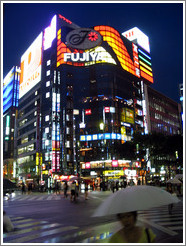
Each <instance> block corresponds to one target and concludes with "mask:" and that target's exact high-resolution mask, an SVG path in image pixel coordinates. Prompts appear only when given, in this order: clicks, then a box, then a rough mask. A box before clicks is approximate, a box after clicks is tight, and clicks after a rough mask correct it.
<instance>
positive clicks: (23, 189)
mask: <svg viewBox="0 0 186 246" xmlns="http://www.w3.org/2000/svg"><path fill="white" fill-rule="evenodd" d="M21 191H22V195H23V194H25V193H26V187H25V183H24V182H23V183H22V187H21Z"/></svg>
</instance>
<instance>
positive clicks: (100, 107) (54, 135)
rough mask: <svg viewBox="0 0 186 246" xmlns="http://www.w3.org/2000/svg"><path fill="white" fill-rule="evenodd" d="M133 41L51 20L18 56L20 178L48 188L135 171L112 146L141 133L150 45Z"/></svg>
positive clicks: (115, 33) (100, 28)
mask: <svg viewBox="0 0 186 246" xmlns="http://www.w3.org/2000/svg"><path fill="white" fill-rule="evenodd" d="M138 30H139V29H138ZM134 33H135V32H134ZM141 33H142V32H141V31H140V35H141ZM135 35H136V38H135V40H138V42H136V41H135V42H132V41H130V40H128V38H126V35H125V34H120V33H119V32H118V31H117V30H116V29H114V28H113V27H110V26H104V25H100V26H95V27H93V28H80V27H79V26H77V25H76V24H74V23H72V22H71V21H70V20H68V19H66V18H65V17H64V16H62V15H55V16H54V17H53V18H52V20H51V23H50V24H49V26H48V27H46V28H45V29H44V30H42V32H41V33H40V34H39V35H38V36H37V37H36V39H35V40H34V42H33V43H32V44H31V45H30V47H29V48H28V49H27V50H26V52H25V53H24V54H23V56H22V57H21V78H20V92H19V99H20V101H19V113H18V124H17V148H16V149H17V158H16V160H17V167H18V170H19V172H18V176H19V178H20V179H23V180H24V179H25V180H26V179H28V178H29V179H30V178H32V179H36V180H38V181H39V180H45V182H46V183H48V186H49V185H50V183H51V182H53V180H54V179H56V178H59V176H60V175H70V174H80V173H81V174H83V175H90V173H91V172H92V171H93V172H94V173H96V175H97V176H99V175H104V176H106V175H108V173H105V172H104V173H103V171H108V172H110V173H112V174H111V176H113V175H115V174H116V173H117V174H118V175H120V173H122V174H123V170H124V169H125V168H127V167H129V166H131V165H133V163H131V160H127V158H126V157H125V156H124V155H122V153H119V152H118V151H117V150H114V151H113V149H114V148H113V146H114V145H115V144H123V143H125V142H126V141H130V140H131V139H132V136H133V133H134V132H135V131H140V132H142V133H143V132H144V129H145V125H144V114H143V100H144V92H143V87H144V84H148V85H150V84H152V83H153V74H152V68H151V57H150V53H149V52H150V48H149V43H148V42H147V44H146V43H145V45H143V42H142V43H140V41H139V38H138V37H139V36H140V35H139V31H137V33H135ZM129 36H130V35H129ZM145 36H146V35H145ZM134 165H136V164H134ZM109 175H110V174H109Z"/></svg>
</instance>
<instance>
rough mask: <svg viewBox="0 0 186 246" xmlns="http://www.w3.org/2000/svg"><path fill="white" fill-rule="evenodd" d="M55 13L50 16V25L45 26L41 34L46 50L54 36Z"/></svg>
mask: <svg viewBox="0 0 186 246" xmlns="http://www.w3.org/2000/svg"><path fill="white" fill-rule="evenodd" d="M56 20H57V17H56V15H55V16H54V17H53V18H52V20H51V23H50V26H48V27H47V28H45V30H44V35H43V47H44V50H47V49H48V48H50V47H51V46H52V41H53V40H54V39H55V38H56Z"/></svg>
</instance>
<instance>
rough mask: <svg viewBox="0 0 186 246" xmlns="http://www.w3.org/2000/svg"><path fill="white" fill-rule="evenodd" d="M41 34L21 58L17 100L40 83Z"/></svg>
mask: <svg viewBox="0 0 186 246" xmlns="http://www.w3.org/2000/svg"><path fill="white" fill-rule="evenodd" d="M42 37H43V34H42V32H41V33H40V34H39V36H38V37H37V38H36V39H35V40H34V42H33V43H32V44H31V46H30V47H29V48H28V49H27V51H26V52H25V53H24V54H23V56H22V57H21V78H20V90H19V98H21V97H22V96H24V95H25V94H26V93H27V92H28V91H29V90H30V89H31V88H33V87H34V86H35V85H36V84H37V83H38V82H39V81H41V58H42Z"/></svg>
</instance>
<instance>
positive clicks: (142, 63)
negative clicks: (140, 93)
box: [139, 61, 152, 71]
mask: <svg viewBox="0 0 186 246" xmlns="http://www.w3.org/2000/svg"><path fill="white" fill-rule="evenodd" d="M139 63H140V64H141V65H143V66H144V67H146V68H147V69H149V70H150V71H152V69H151V68H150V67H149V66H147V65H146V64H145V63H144V62H142V61H139Z"/></svg>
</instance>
